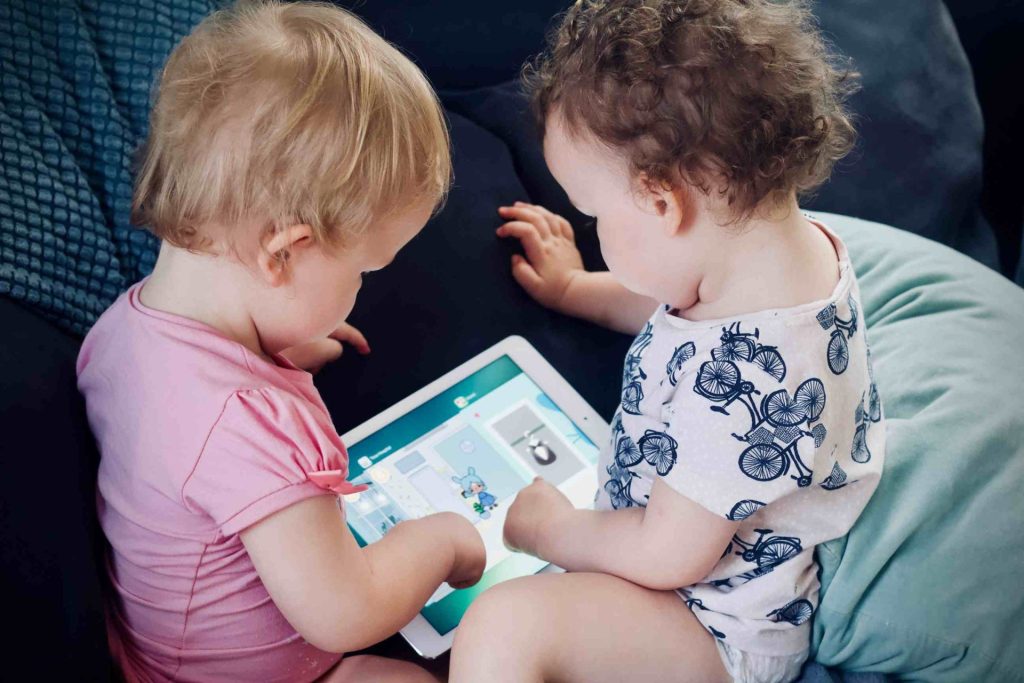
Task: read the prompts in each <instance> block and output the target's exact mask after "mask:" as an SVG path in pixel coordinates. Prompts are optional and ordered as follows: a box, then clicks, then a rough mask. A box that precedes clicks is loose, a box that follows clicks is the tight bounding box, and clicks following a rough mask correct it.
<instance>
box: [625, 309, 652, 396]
mask: <svg viewBox="0 0 1024 683" xmlns="http://www.w3.org/2000/svg"><path fill="white" fill-rule="evenodd" d="M653 330H654V325H653V324H651V322H650V321H648V322H647V324H646V325H644V329H643V330H641V332H640V334H638V335H637V337H636V339H634V340H633V344H632V345H631V346H630V347H629V352H628V353H627V354H626V363H625V366H624V367H623V370H622V410H624V411H625V412H627V413H629V414H630V415H639V414H640V401H642V400H643V399H644V390H643V385H642V384H641V382H643V381H644V380H646V379H647V373H646V372H644V370H643V368H641V367H640V361H641V360H643V356H644V351H646V350H647V347H648V346H650V345H651V340H652V339H653V338H654V333H653Z"/></svg>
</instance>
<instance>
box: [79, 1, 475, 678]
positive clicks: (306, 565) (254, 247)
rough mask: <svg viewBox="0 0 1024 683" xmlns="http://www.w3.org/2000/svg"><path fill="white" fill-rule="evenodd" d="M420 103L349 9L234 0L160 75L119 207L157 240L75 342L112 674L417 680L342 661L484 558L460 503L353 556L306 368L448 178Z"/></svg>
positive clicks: (407, 68) (375, 664)
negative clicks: (137, 167) (131, 279)
mask: <svg viewBox="0 0 1024 683" xmlns="http://www.w3.org/2000/svg"><path fill="white" fill-rule="evenodd" d="M450 171H451V163H450V156H449V149H448V136H447V130H446V127H445V122H444V117H443V113H442V111H441V108H440V105H439V103H438V101H437V97H436V95H435V94H434V92H433V91H432V90H431V88H430V86H429V84H428V83H427V81H426V79H425V78H424V77H423V75H422V74H421V73H420V72H419V71H418V70H417V69H416V67H415V66H414V65H413V64H412V63H411V62H409V60H408V59H406V58H405V57H403V56H402V55H401V54H400V53H399V52H398V51H397V50H395V49H394V48H393V47H391V46H390V45H388V44H387V43H386V42H385V41H384V40H383V39H381V38H380V37H379V36H377V35H375V34H374V33H373V32H372V31H370V30H369V29H368V28H367V27H366V26H365V25H363V24H362V22H360V21H359V20H358V19H356V18H355V17H353V16H352V15H350V14H348V13H347V12H344V11H343V10H340V9H338V8H336V7H333V6H330V5H326V4H315V3H289V4H278V3H274V2H257V3H245V4H240V5H239V6H236V7H233V8H230V9H228V10H224V11H221V12H217V13H215V14H214V15H212V16H211V17H208V18H207V19H206V20H205V21H204V22H203V23H202V24H200V26H199V27H197V28H196V29H195V30H194V31H193V32H192V34H191V35H190V36H188V37H187V38H186V39H185V40H184V41H183V42H182V43H181V44H180V45H179V46H178V47H176V48H175V50H174V52H173V53H172V55H171V57H170V58H169V60H168V63H167V65H166V67H165V69H164V71H163V74H162V76H161V81H160V87H159V93H158V97H157V100H156V102H155V103H154V106H153V113H152V115H151V122H150V131H149V138H148V140H147V145H146V148H145V150H144V154H143V163H142V165H141V171H140V173H139V177H138V180H137V183H136V189H135V198H134V204H133V219H134V220H135V222H136V223H139V224H141V225H146V226H147V227H148V228H149V229H150V230H151V231H152V232H153V233H155V234H156V235H157V236H158V237H160V238H161V239H162V240H163V242H162V245H161V249H160V254H159V257H158V258H157V262H156V266H155V268H154V270H153V272H152V274H151V275H150V276H148V277H147V278H146V279H145V280H143V281H142V282H139V283H137V284H135V285H134V286H132V287H131V288H130V289H129V291H128V292H126V293H125V294H123V295H122V296H121V297H120V298H119V299H118V300H117V301H116V302H115V303H114V305H113V306H112V307H111V308H110V310H108V311H107V312H106V313H105V314H104V315H103V316H102V317H101V318H100V320H99V321H98V322H97V323H96V325H95V326H94V327H93V329H92V330H91V331H90V332H89V334H88V335H87V337H86V339H85V342H84V343H83V346H82V350H81V353H80V357H79V362H78V373H79V386H80V388H81V391H82V393H83V394H84V396H85V399H86V406H87V412H88V416H89V420H90V425H91V427H92V429H93V431H94V433H95V436H96V439H97V441H98V445H99V449H100V456H101V460H100V471H99V485H98V486H99V493H98V508H99V517H100V522H101V525H102V528H103V531H104V533H105V535H106V537H107V540H108V541H109V543H110V556H109V563H108V564H109V566H108V572H109V576H110V579H111V582H112V584H113V588H114V592H113V595H112V596H111V597H112V600H111V604H110V605H109V606H108V607H109V609H108V612H109V619H108V623H109V624H110V636H111V646H112V649H113V650H114V653H115V655H116V656H117V657H118V659H119V660H120V663H121V664H122V668H123V669H124V673H125V675H126V677H127V678H128V679H129V680H134V679H141V680H151V679H155V680H171V679H173V680H193V681H208V680H252V681H257V680H258V681H311V680H314V679H317V678H320V677H321V676H323V675H324V674H325V673H327V676H328V678H329V680H331V681H343V680H352V679H353V678H357V679H358V678H360V677H372V678H373V679H374V680H386V679H387V680H390V679H389V678H388V677H389V676H391V677H394V676H397V677H399V678H400V679H401V680H423V679H424V677H425V676H427V674H426V673H425V672H424V671H423V670H422V669H419V668H418V667H414V666H413V665H411V664H404V663H396V662H391V661H389V660H384V659H382V658H368V657H353V658H348V659H345V660H344V661H342V662H341V664H339V665H337V666H335V664H336V663H337V662H338V661H339V659H341V655H342V653H345V652H351V651H355V650H360V649H363V648H365V647H367V646H369V645H371V644H373V643H375V642H377V641H379V640H381V639H382V638H386V637H388V636H390V635H392V634H393V633H395V632H396V631H397V630H398V629H399V628H401V627H403V626H404V625H406V624H407V623H408V622H409V621H410V619H411V618H412V617H413V616H414V615H415V614H416V612H417V611H418V610H419V609H420V608H422V606H423V604H424V603H425V602H426V600H427V598H428V597H429V596H430V595H431V594H432V593H433V592H434V591H436V590H437V588H438V586H439V585H440V584H441V583H442V582H445V581H447V582H450V583H454V584H456V585H458V586H462V585H471V584H472V583H474V582H475V581H476V580H478V579H479V576H480V574H481V573H482V571H483V567H484V563H485V558H484V551H483V543H482V540H481V539H480V537H479V535H478V534H477V533H476V531H475V529H474V528H473V526H472V525H471V524H470V523H469V522H468V521H467V520H466V519H464V518H463V517H461V516H459V515H454V514H451V513H441V514H438V515H430V516H427V517H424V518H422V519H416V520H409V521H407V522H403V523H402V524H401V525H399V526H397V527H395V528H394V529H393V530H392V531H391V532H390V533H389V534H388V536H387V538H385V539H383V540H381V541H379V542H378V543H374V544H373V545H372V546H371V547H368V548H365V549H364V548H360V547H359V545H358V543H357V542H356V540H355V538H354V537H353V536H352V534H351V533H350V532H349V530H348V529H347V527H346V525H345V522H344V515H343V511H342V510H341V509H340V508H339V505H338V500H337V494H339V493H356V492H358V491H359V490H361V489H357V488H353V487H352V486H351V485H349V484H348V483H346V481H345V479H346V476H347V473H348V458H347V454H346V452H345V449H344V446H343V445H342V443H341V441H340V439H339V437H338V434H337V430H336V429H335V428H334V425H333V423H332V421H331V418H330V416H329V414H328V411H327V409H326V407H325V406H324V404H323V402H322V400H321V399H320V396H319V394H318V393H317V391H316V389H315V387H314V385H313V382H312V378H311V376H310V374H309V373H308V372H306V371H305V370H304V369H300V366H301V367H302V368H317V367H319V366H320V365H322V364H323V363H324V362H326V361H328V360H332V359H333V358H336V357H337V356H338V355H339V354H340V353H341V344H340V341H341V340H345V341H352V342H353V343H354V344H356V345H357V346H359V347H362V351H363V352H369V348H368V346H367V344H366V341H365V339H363V338H362V335H361V334H359V332H358V331H357V330H354V329H353V328H351V327H350V326H348V325H346V324H345V323H344V320H345V318H346V317H347V316H348V314H349V313H350V312H351V310H352V307H353V305H354V303H355V298H356V295H357V293H358V291H359V288H360V286H361V283H362V277H363V274H364V273H366V272H370V271H374V270H379V269H380V268H383V267H385V266H386V265H387V264H388V263H390V262H391V260H393V259H394V257H395V255H396V254H397V252H398V251H399V250H400V249H401V248H402V247H403V246H404V245H405V244H406V243H408V241H409V240H410V239H412V237H413V236H415V235H416V234H417V233H418V232H419V231H420V230H421V229H422V228H423V226H424V224H425V222H426V221H427V219H428V218H429V216H430V213H431V211H432V210H433V209H434V208H435V207H436V206H437V205H438V203H439V202H440V201H441V199H442V198H443V196H444V194H445V193H446V192H447V189H448V186H449V183H450Z"/></svg>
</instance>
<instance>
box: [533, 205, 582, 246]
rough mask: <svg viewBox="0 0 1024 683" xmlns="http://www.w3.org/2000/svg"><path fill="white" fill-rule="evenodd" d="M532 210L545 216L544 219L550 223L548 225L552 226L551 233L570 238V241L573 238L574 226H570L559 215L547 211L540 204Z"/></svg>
mask: <svg viewBox="0 0 1024 683" xmlns="http://www.w3.org/2000/svg"><path fill="white" fill-rule="evenodd" d="M530 208H532V209H535V210H536V211H538V212H539V213H541V214H543V216H544V218H546V219H547V221H548V225H549V226H551V233H552V234H553V235H561V236H562V237H568V238H570V239H571V238H572V225H570V224H569V221H567V220H566V219H564V218H562V217H561V216H559V215H558V214H557V213H553V212H551V211H550V210H549V209H545V208H544V207H543V206H540V205H539V204H538V205H534V206H532V207H530Z"/></svg>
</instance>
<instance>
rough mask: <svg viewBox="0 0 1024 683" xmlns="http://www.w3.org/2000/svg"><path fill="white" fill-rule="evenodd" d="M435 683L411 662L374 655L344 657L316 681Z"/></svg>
mask: <svg viewBox="0 0 1024 683" xmlns="http://www.w3.org/2000/svg"><path fill="white" fill-rule="evenodd" d="M365 681H374V683H378V682H379V683H437V678H435V677H434V676H433V675H432V674H431V673H430V672H428V671H427V670H426V669H423V668H422V667H419V666H416V665H415V664H412V663H411V662H405V661H402V660H400V659H389V658H387V657H377V656H374V655H358V656H356V657H346V658H345V659H343V660H341V662H339V663H338V665H337V666H336V667H334V668H333V669H331V670H330V671H328V672H327V673H326V674H324V676H323V677H322V678H320V679H319V680H318V681H317V683H364V682H365Z"/></svg>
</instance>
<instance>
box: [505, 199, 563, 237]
mask: <svg viewBox="0 0 1024 683" xmlns="http://www.w3.org/2000/svg"><path fill="white" fill-rule="evenodd" d="M499 211H500V213H501V215H502V216H503V217H504V218H506V219H509V220H519V221H525V222H527V223H529V224H531V225H533V226H534V227H536V228H537V230H538V232H540V234H541V236H542V237H547V236H549V235H551V232H552V226H551V225H549V224H548V219H547V217H546V216H544V214H542V213H541V212H540V211H537V210H536V208H535V207H526V206H503V207H501V209H499Z"/></svg>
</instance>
